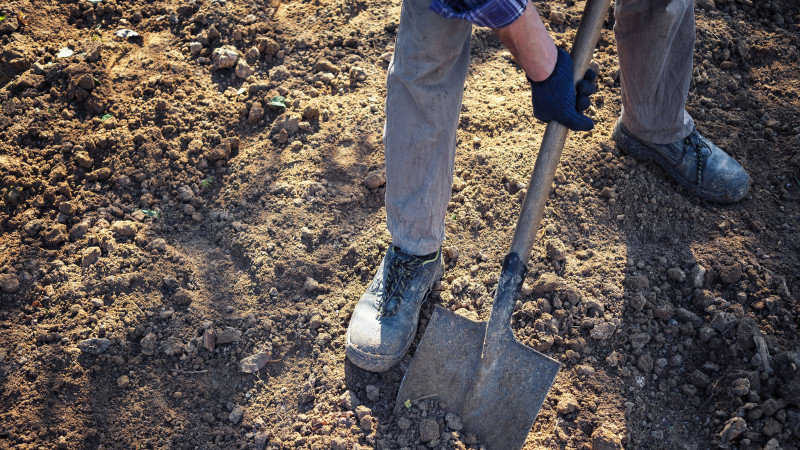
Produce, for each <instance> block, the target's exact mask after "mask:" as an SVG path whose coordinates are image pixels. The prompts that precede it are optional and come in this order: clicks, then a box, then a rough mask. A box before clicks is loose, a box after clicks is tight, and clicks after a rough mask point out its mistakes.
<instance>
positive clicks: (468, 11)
mask: <svg viewBox="0 0 800 450" xmlns="http://www.w3.org/2000/svg"><path fill="white" fill-rule="evenodd" d="M527 3H528V2H527V0H433V3H431V9H432V10H433V11H434V12H435V13H437V14H439V15H441V16H442V17H445V18H447V19H464V20H468V21H470V22H472V23H474V24H475V25H478V26H481V27H489V28H503V27H505V26H508V25H511V23H512V22H514V21H515V20H517V18H518V17H519V16H521V15H522V13H523V12H525V6H526V5H527Z"/></svg>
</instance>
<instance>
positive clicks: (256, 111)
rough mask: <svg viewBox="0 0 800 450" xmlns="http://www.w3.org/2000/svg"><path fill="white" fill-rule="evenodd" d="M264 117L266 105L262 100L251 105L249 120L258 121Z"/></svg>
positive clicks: (251, 121)
mask: <svg viewBox="0 0 800 450" xmlns="http://www.w3.org/2000/svg"><path fill="white" fill-rule="evenodd" d="M263 118H264V107H263V106H261V103H260V102H256V103H254V104H253V106H251V107H250V112H249V113H248V114H247V121H248V122H250V123H258V122H260V121H261V119H263Z"/></svg>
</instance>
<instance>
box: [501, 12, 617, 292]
mask: <svg viewBox="0 0 800 450" xmlns="http://www.w3.org/2000/svg"><path fill="white" fill-rule="evenodd" d="M610 4H611V0H587V2H586V6H585V7H584V10H583V16H582V18H581V23H580V26H578V33H577V35H576V36H575V43H574V44H573V45H572V53H571V56H572V61H573V64H574V70H575V72H574V73H573V76H574V79H575V80H574V81H575V83H577V82H578V81H579V80H581V79H582V78H583V75H584V74H585V73H586V69H587V68H588V67H589V63H590V62H591V60H592V54H593V53H594V49H595V46H596V45H597V39H598V38H599V37H600V31H601V30H602V28H603V20H604V19H605V17H606V15H607V14H608V8H609V5H610ZM567 131H569V130H568V128H567V127H565V126H564V125H562V124H560V123H558V122H556V121H551V122H550V123H548V124H547V128H546V129H545V132H544V137H543V138H542V143H541V146H540V147H539V155H538V156H537V157H536V164H535V165H534V168H533V174H532V175H531V181H530V182H529V183H528V191H527V193H526V194H525V200H524V201H523V202H522V210H521V211H520V215H519V220H518V221H517V228H516V231H515V232H514V239H513V240H512V242H511V250H510V252H509V253H513V252H515V253H517V254H518V255H519V257H520V258H521V259H522V261H524V262H525V264H527V262H528V259H530V256H531V250H532V249H533V243H534V241H535V240H536V233H537V231H539V222H541V220H542V216H543V215H544V207H545V203H546V202H547V197H548V196H549V194H550V190H551V188H552V187H553V177H554V176H555V174H556V169H557V168H558V161H559V159H561V151H562V150H563V149H564V142H565V141H566V139H567ZM515 300H516V298H515Z"/></svg>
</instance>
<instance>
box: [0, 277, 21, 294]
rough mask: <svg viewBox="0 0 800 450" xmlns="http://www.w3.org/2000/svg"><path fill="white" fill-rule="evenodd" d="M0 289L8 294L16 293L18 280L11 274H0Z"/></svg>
mask: <svg viewBox="0 0 800 450" xmlns="http://www.w3.org/2000/svg"><path fill="white" fill-rule="evenodd" d="M0 289H2V290H3V292H7V293H9V294H11V293H14V292H17V289H19V278H17V276H16V275H14V274H13V273H2V274H0Z"/></svg>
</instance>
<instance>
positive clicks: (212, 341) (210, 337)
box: [203, 328, 217, 352]
mask: <svg viewBox="0 0 800 450" xmlns="http://www.w3.org/2000/svg"><path fill="white" fill-rule="evenodd" d="M216 344H217V333H216V332H215V331H214V329H213V328H206V329H205V330H203V348H205V349H206V350H208V351H210V352H213V351H214V348H215V347H216Z"/></svg>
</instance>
